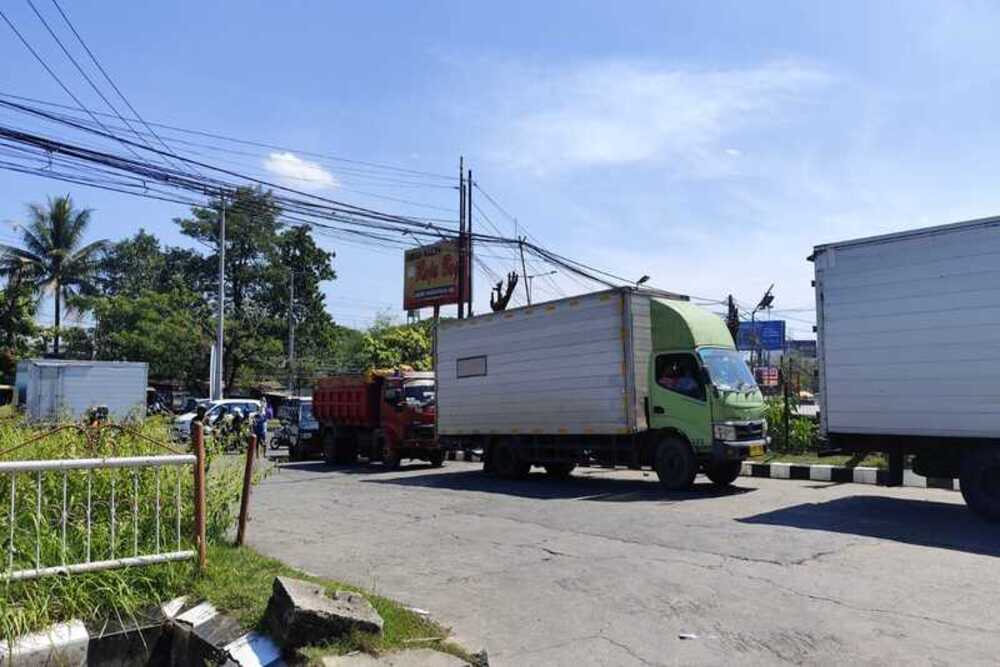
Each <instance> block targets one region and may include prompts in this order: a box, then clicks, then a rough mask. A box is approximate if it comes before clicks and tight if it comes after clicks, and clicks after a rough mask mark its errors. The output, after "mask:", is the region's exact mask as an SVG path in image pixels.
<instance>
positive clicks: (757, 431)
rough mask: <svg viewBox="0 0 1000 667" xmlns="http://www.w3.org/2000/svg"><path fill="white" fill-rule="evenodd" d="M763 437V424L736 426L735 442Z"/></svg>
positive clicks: (748, 423) (757, 422) (752, 423)
mask: <svg viewBox="0 0 1000 667" xmlns="http://www.w3.org/2000/svg"><path fill="white" fill-rule="evenodd" d="M763 437H764V422H762V421H756V422H743V423H742V424H736V439H737V440H759V439H761V438H763Z"/></svg>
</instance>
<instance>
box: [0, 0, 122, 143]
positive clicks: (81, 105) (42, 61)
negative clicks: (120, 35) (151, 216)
mask: <svg viewBox="0 0 1000 667" xmlns="http://www.w3.org/2000/svg"><path fill="white" fill-rule="evenodd" d="M0 17H2V18H3V20H4V21H5V22H6V23H7V25H8V26H10V29H11V30H13V31H14V34H15V35H17V38H18V39H19V40H20V41H21V44H23V45H24V47H25V48H26V49H28V51H29V52H30V53H31V55H32V56H34V57H35V60H37V61H38V62H39V64H41V66H42V67H44V68H45V71H46V72H48V73H49V76H51V77H52V78H53V79H54V80H55V82H56V83H58V84H59V87H60V88H62V89H63V91H65V93H66V94H67V95H69V96H70V97H71V98H72V99H73V101H74V102H76V105H77V106H78V107H79V108H80V109H82V110H84V111H86V112H87V114H88V115H89V116H90V117H91V118H92V119H93V120H94V122H95V123H97V124H98V125H100V126H101V127H104V125H103V124H102V123H101V121H100V120H98V119H97V116H95V115H94V113H93V112H92V111H91V110H90V109H89V108H87V106H86V105H85V104H84V103H83V102H81V101H80V98H78V97H77V96H76V95H74V94H73V91H71V90H70V89H69V88H68V87H67V86H66V84H65V83H63V81H62V79H60V78H59V76H58V75H57V74H56V73H55V72H54V71H53V70H52V68H51V67H49V64H48V63H47V62H45V59H44V58H42V57H41V56H40V55H39V54H38V52H37V51H35V49H34V47H32V46H31V44H30V43H29V42H28V40H27V39H25V38H24V35H22V34H21V32H20V31H19V30H18V29H17V27H16V26H15V25H14V23H13V22H12V21H11V20H10V19H9V18H7V15H6V14H5V13H4V12H3V10H2V9H0ZM105 130H107V128H105ZM107 134H108V135H109V136H111V137H112V138H116V137H115V135H114V134H113V133H111V132H110V131H108V132H107ZM118 140H119V142H120V143H122V144H123V145H125V142H123V141H122V140H121V139H120V138H119V139H118ZM125 147H126V148H128V150H129V152H131V153H132V154H133V155H135V156H136V157H140V156H139V154H138V153H136V152H135V150H133V149H132V148H131V147H130V146H128V145H125ZM140 159H141V157H140Z"/></svg>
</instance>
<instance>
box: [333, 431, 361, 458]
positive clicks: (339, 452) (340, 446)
mask: <svg viewBox="0 0 1000 667" xmlns="http://www.w3.org/2000/svg"><path fill="white" fill-rule="evenodd" d="M333 456H334V459H335V460H336V462H337V464H339V465H342V466H352V465H354V464H356V463H357V462H358V434H357V433H351V432H347V433H344V435H343V436H341V437H339V438H337V443H336V446H335V447H334V448H333Z"/></svg>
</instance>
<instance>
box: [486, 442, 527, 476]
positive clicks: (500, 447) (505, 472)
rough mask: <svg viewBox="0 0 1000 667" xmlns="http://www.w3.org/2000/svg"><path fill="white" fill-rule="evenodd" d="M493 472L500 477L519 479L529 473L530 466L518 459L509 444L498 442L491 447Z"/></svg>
mask: <svg viewBox="0 0 1000 667" xmlns="http://www.w3.org/2000/svg"><path fill="white" fill-rule="evenodd" d="M493 470H494V471H495V472H496V474H498V475H499V476H500V477H505V478H507V479H520V478H522V477H525V476H527V474H528V472H530V471H531V464H530V463H525V462H523V461H521V460H520V459H518V457H517V452H516V451H514V448H513V447H511V445H510V443H509V442H498V443H497V444H496V445H494V446H493Z"/></svg>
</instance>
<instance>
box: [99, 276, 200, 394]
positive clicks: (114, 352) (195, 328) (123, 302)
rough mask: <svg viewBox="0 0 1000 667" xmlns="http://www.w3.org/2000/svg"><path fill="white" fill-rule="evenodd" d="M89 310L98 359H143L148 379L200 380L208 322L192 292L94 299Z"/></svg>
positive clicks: (183, 291) (188, 382)
mask: <svg viewBox="0 0 1000 667" xmlns="http://www.w3.org/2000/svg"><path fill="white" fill-rule="evenodd" d="M90 305H91V307H92V308H93V311H94V316H95V318H96V320H97V326H96V327H95V332H94V338H95V348H96V353H97V357H98V358H99V359H106V360H113V361H119V360H142V361H145V362H147V363H149V374H150V376H151V377H153V378H164V379H178V380H181V381H183V382H185V383H186V384H189V385H192V384H196V383H197V381H198V380H199V379H200V378H202V377H203V376H204V374H205V369H206V368H208V358H209V350H210V348H211V331H210V330H209V328H210V326H211V322H212V320H211V314H210V312H209V310H208V306H207V305H206V304H205V303H204V301H202V300H201V299H200V298H199V297H198V295H196V294H194V293H193V292H191V291H190V290H187V289H184V288H175V289H173V290H171V291H166V292H154V291H152V290H143V291H140V292H138V293H137V294H135V295H127V294H118V295H116V296H106V297H99V298H95V299H93V300H92V301H91V302H90Z"/></svg>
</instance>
